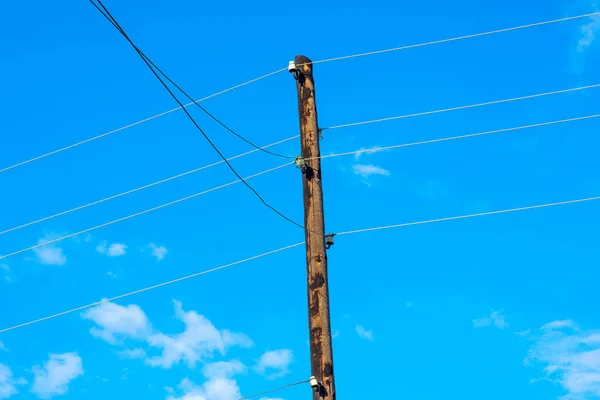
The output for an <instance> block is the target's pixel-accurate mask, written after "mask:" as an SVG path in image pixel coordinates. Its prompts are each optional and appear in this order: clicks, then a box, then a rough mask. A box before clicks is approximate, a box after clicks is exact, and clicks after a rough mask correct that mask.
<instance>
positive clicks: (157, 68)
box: [92, 2, 296, 160]
mask: <svg viewBox="0 0 600 400" xmlns="http://www.w3.org/2000/svg"><path fill="white" fill-rule="evenodd" d="M92 4H94V3H93V2H92ZM100 4H102V3H101V2H100ZM94 6H96V4H94ZM102 7H103V8H104V10H102V9H100V8H98V7H97V6H96V9H97V10H98V11H99V12H100V13H101V14H102V15H103V16H104V18H106V19H107V20H108V22H110V23H111V24H112V26H114V27H115V29H116V30H117V31H119V33H121V35H123V37H124V38H125V39H127V41H129V43H130V44H131V45H132V46H133V48H134V49H135V50H136V51H137V52H138V53H139V55H140V56H141V57H143V58H145V59H146V61H147V62H148V63H150V65H151V66H152V67H154V69H155V70H156V71H157V72H158V73H159V74H161V75H162V76H163V77H164V78H165V79H166V80H167V81H168V82H169V83H170V84H171V85H173V86H175V88H176V89H177V90H179V91H180V92H181V93H182V94H183V95H184V96H185V97H187V98H188V100H191V101H192V102H194V98H193V97H192V96H190V95H189V94H188V93H187V92H186V91H185V90H183V88H181V86H179V85H178V84H177V83H175V81H173V80H172V79H171V78H170V77H169V76H168V75H167V74H166V73H165V72H164V71H163V70H162V69H161V68H160V67H159V66H158V65H156V64H155V63H154V61H152V59H150V57H148V56H147V55H146V53H144V52H143V51H141V50H140V48H139V47H137V46H136V45H135V44H134V43H133V42H132V41H131V40H130V38H129V37H128V36H127V34H126V33H125V31H124V30H123V28H121V26H120V25H119V24H118V22H117V21H116V20H115V19H114V17H113V16H112V15H110V13H108V10H107V9H106V8H105V7H104V6H102ZM105 11H106V12H105ZM107 13H108V14H107ZM194 104H196V105H197V106H198V107H199V108H200V110H202V112H204V113H205V114H206V115H208V116H209V117H210V118H211V119H212V120H213V121H215V122H216V123H218V124H219V125H221V126H222V127H223V128H225V129H226V130H227V131H229V132H230V133H232V134H233V135H235V136H236V137H238V138H239V139H241V140H243V141H244V142H245V143H247V144H249V145H250V146H252V147H254V148H255V149H257V150H260V151H263V152H265V153H267V154H270V155H273V156H277V157H281V158H288V159H292V160H293V159H295V158H296V157H294V156H286V155H282V154H279V153H274V152H272V151H269V150H266V149H264V148H262V147H259V146H257V145H255V144H254V143H252V142H251V141H250V140H248V139H246V138H245V137H243V136H242V135H240V134H238V133H237V132H235V131H234V130H233V129H231V128H230V127H229V126H227V125H225V123H223V122H222V121H221V120H220V119H218V118H217V117H215V116H214V115H213V114H211V113H210V112H209V111H208V110H207V109H205V108H204V107H202V105H201V104H200V103H196V102H194Z"/></svg>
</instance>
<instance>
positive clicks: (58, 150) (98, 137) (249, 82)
mask: <svg viewBox="0 0 600 400" xmlns="http://www.w3.org/2000/svg"><path fill="white" fill-rule="evenodd" d="M286 70H287V68H282V69H279V70H276V71H273V72H270V73H268V74H265V75H262V76H259V77H258V78H254V79H251V80H249V81H246V82H243V83H240V84H239V85H235V86H232V87H230V88H227V89H224V90H221V91H219V92H216V93H213V94H211V95H208V96H206V97H203V98H201V99H198V100H196V101H195V102H191V103H188V104H185V105H184V107H186V108H187V107H190V106H193V105H194V104H195V103H200V102H202V101H206V100H208V99H212V98H213V97H217V96H220V95H222V94H225V93H228V92H231V91H233V90H236V89H239V88H241V87H244V86H246V85H249V84H251V83H254V82H258V81H260V80H262V79H265V78H268V77H270V76H273V75H275V74H278V73H280V72H283V71H286ZM181 109H182V107H176V108H173V109H170V110H168V111H165V112H162V113H159V114H156V115H153V116H151V117H148V118H144V119H142V120H139V121H137V122H133V123H131V124H129V125H125V126H122V127H120V128H117V129H114V130H112V131H108V132H105V133H102V134H100V135H97V136H94V137H91V138H89V139H85V140H82V141H80V142H76V143H73V144H70V145H68V146H65V147H61V148H59V149H56V150H53V151H50V152H48V153H44V154H41V155H39V156H36V157H33V158H30V159H28V160H25V161H21V162H18V163H16V164H13V165H10V166H8V167H4V168H0V173H3V172H6V171H10V170H12V169H15V168H18V167H22V166H24V165H27V164H30V163H32V162H35V161H39V160H41V159H43V158H46V157H50V156H52V155H55V154H58V153H62V152H63V151H67V150H70V149H73V148H75V147H79V146H82V145H84V144H86V143H90V142H93V141H96V140H98V139H102V138H104V137H107V136H110V135H113V134H115V133H118V132H121V131H124V130H126V129H129V128H133V127H134V126H138V125H141V124H144V123H146V122H149V121H152V120H155V119H157V118H160V117H163V116H165V115H168V114H172V113H174V112H175V111H179V110H181Z"/></svg>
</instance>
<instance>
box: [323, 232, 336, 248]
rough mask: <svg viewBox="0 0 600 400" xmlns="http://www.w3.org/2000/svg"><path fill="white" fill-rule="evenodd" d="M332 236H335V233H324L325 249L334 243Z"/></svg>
mask: <svg viewBox="0 0 600 400" xmlns="http://www.w3.org/2000/svg"><path fill="white" fill-rule="evenodd" d="M334 236H335V233H328V234H327V235H325V248H326V249H327V250H329V248H330V247H331V246H333V245H334V241H333V237H334Z"/></svg>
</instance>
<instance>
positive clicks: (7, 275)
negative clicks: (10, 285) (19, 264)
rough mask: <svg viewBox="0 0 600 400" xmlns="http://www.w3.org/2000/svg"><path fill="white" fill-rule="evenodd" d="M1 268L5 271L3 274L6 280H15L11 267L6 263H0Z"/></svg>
mask: <svg viewBox="0 0 600 400" xmlns="http://www.w3.org/2000/svg"><path fill="white" fill-rule="evenodd" d="M0 270H2V271H4V272H3V273H2V275H3V276H4V280H5V281H6V282H12V281H13V277H12V273H11V270H10V267H9V266H8V265H6V264H0Z"/></svg>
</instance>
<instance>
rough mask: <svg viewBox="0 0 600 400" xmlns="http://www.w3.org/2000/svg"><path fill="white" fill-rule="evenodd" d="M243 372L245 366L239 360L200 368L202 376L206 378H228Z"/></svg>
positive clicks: (215, 363)
mask: <svg viewBox="0 0 600 400" xmlns="http://www.w3.org/2000/svg"><path fill="white" fill-rule="evenodd" d="M245 371H246V366H245V365H244V364H242V363H241V362H240V361H239V360H232V361H218V362H214V363H210V364H206V365H204V367H202V374H203V375H204V376H206V377H207V378H230V377H232V376H233V375H235V374H240V373H243V372H245Z"/></svg>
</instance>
